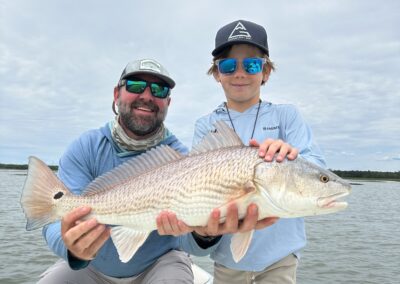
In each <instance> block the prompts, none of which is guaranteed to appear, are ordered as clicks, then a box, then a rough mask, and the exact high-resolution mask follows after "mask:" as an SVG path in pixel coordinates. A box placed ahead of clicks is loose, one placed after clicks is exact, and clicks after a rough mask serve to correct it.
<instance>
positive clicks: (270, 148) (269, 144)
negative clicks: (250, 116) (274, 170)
mask: <svg viewBox="0 0 400 284" xmlns="http://www.w3.org/2000/svg"><path fill="white" fill-rule="evenodd" d="M249 145H250V146H252V147H259V151H258V154H259V156H260V157H264V159H265V160H266V161H267V162H272V160H273V159H274V156H275V154H277V156H276V158H275V160H276V161H277V162H282V161H283V160H284V159H285V158H287V159H288V160H294V159H296V158H297V155H298V154H299V151H298V150H297V149H296V148H294V147H292V146H291V145H289V144H288V143H285V142H284V141H282V140H280V139H278V140H274V139H267V140H264V141H263V142H262V143H261V144H258V142H257V141H256V140H255V139H251V140H250V142H249Z"/></svg>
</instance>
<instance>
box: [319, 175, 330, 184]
mask: <svg viewBox="0 0 400 284" xmlns="http://www.w3.org/2000/svg"><path fill="white" fill-rule="evenodd" d="M319 180H320V181H322V182H323V183H327V182H328V181H329V177H328V176H326V175H320V177H319Z"/></svg>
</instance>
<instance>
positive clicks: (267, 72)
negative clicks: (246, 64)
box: [263, 66, 271, 82]
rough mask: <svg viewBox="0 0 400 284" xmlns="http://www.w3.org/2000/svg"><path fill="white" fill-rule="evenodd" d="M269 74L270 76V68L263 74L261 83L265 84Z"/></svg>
mask: <svg viewBox="0 0 400 284" xmlns="http://www.w3.org/2000/svg"><path fill="white" fill-rule="evenodd" d="M270 74H271V67H270V66H268V67H267V70H266V71H265V72H264V73H263V82H267V81H268V79H269V75H270Z"/></svg>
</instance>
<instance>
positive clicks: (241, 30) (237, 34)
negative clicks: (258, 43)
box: [228, 22, 251, 40]
mask: <svg viewBox="0 0 400 284" xmlns="http://www.w3.org/2000/svg"><path fill="white" fill-rule="evenodd" d="M234 39H247V40H250V39H251V35H250V34H249V32H248V31H247V30H246V28H245V27H244V25H243V24H242V23H241V22H238V23H237V25H236V27H235V28H234V29H233V30H232V32H231V35H230V36H229V37H228V40H234Z"/></svg>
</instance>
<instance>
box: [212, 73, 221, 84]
mask: <svg viewBox="0 0 400 284" xmlns="http://www.w3.org/2000/svg"><path fill="white" fill-rule="evenodd" d="M213 76H214V79H215V81H217V82H221V80H220V79H219V72H218V71H213Z"/></svg>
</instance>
